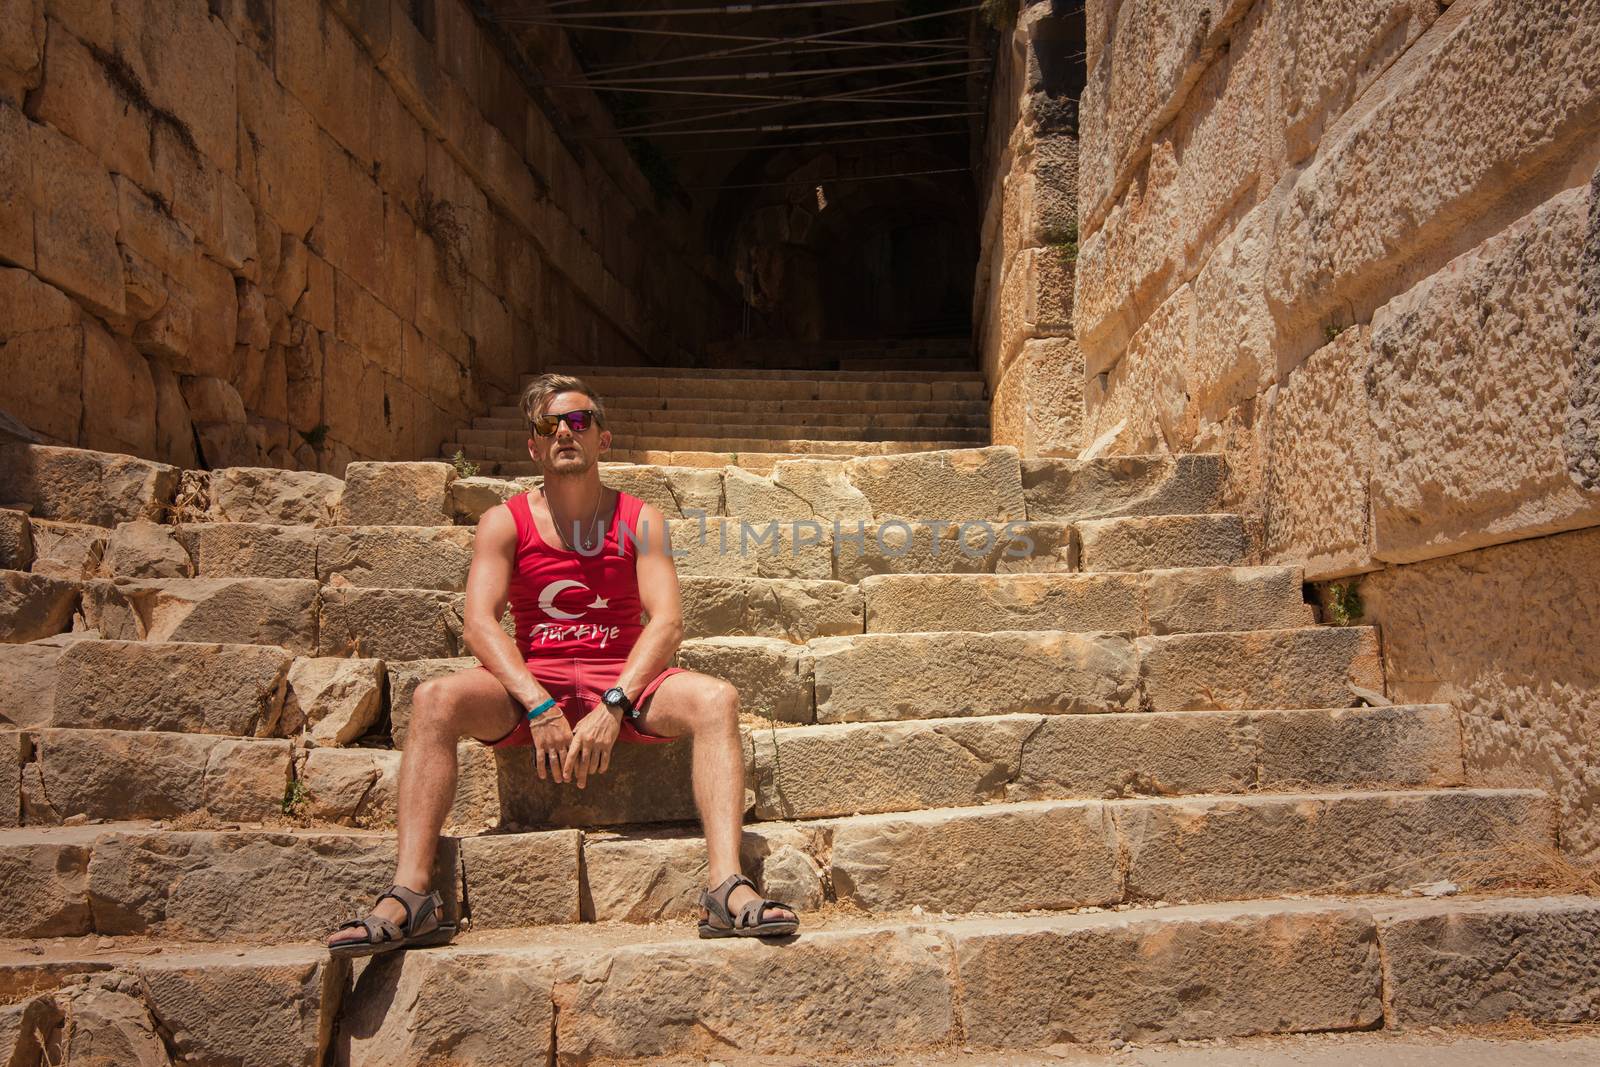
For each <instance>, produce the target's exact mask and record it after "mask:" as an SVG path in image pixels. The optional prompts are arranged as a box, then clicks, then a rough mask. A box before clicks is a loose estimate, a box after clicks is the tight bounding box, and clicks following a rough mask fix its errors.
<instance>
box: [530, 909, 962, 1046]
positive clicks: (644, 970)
mask: <svg viewBox="0 0 1600 1067" xmlns="http://www.w3.org/2000/svg"><path fill="white" fill-rule="evenodd" d="M718 948H724V949H726V948H732V949H735V951H715V950H716V949H718ZM750 950H754V951H750ZM947 955H948V953H947V952H946V951H945V950H944V944H943V942H942V941H941V940H940V939H939V938H938V937H937V936H936V935H934V934H933V933H930V932H927V931H924V930H919V929H914V928H913V929H899V930H883V931H868V932H862V933H856V932H848V931H822V932H818V933H813V934H810V935H808V936H806V937H804V938H802V939H800V940H799V941H797V942H796V943H795V944H793V945H789V946H786V948H785V950H784V951H783V952H781V953H772V952H770V951H762V946H760V945H748V944H747V945H737V946H716V945H708V944H705V943H703V942H701V943H691V942H677V943H667V944H654V945H641V946H638V947H626V948H620V949H617V950H615V951H613V952H611V953H608V954H606V955H604V956H602V957H599V958H595V959H592V960H574V961H572V962H570V963H567V964H566V965H565V966H564V967H563V969H562V972H561V975H560V977H559V978H558V980H557V983H556V987H555V994H554V999H555V1004H556V1044H557V1046H558V1047H559V1048H560V1049H561V1050H562V1054H563V1055H564V1056H568V1055H570V1056H571V1057H572V1059H573V1061H574V1062H586V1061H588V1060H590V1059H597V1058H601V1057H617V1058H633V1057H647V1056H665V1055H674V1054H676V1055H685V1056H691V1057H695V1058H701V1059H704V1058H709V1057H712V1056H731V1055H732V1053H733V1052H735V1051H748V1052H755V1051H757V1050H759V1051H760V1052H761V1053H762V1054H763V1055H783V1054H794V1053H805V1054H824V1053H833V1054H840V1055H853V1056H859V1055H861V1054H862V1053H864V1052H866V1051H867V1050H874V1049H889V1048H894V1049H900V1048H907V1047H911V1048H915V1047H918V1046H925V1045H931V1044H936V1043H938V1042H942V1041H944V1040H946V1039H947V1038H949V1037H950V1036H951V1035H952V1034H953V1033H954V1024H955V1005H954V991H953V989H952V984H951V978H950V971H949V961H948V959H947V958H946V957H947ZM602 975H604V976H605V978H604V980H602V979H601V976H602ZM752 982H760V983H762V984H764V985H767V986H769V987H771V988H773V989H784V990H787V991H788V995H787V996H786V997H785V998H784V999H783V1000H782V1001H781V1002H775V1003H774V1005H773V1008H772V1009H771V1010H769V1011H767V1012H765V1013H760V1014H756V1013H751V1012H748V1011H738V1010H735V1005H736V1004H737V1002H738V999H739V994H738V992H737V991H738V990H741V989H745V988H748V986H749V985H750V983H752Z"/></svg>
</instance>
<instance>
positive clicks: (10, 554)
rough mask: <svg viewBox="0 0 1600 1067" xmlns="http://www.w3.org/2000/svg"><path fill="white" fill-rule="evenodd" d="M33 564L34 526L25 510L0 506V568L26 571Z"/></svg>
mask: <svg viewBox="0 0 1600 1067" xmlns="http://www.w3.org/2000/svg"><path fill="white" fill-rule="evenodd" d="M32 565H33V527H32V526H31V525H30V524H29V522H28V514H27V512H24V511H13V510H10V509H6V508H0V569H3V570H8V571H25V570H27V569H28V568H29V567H30V566H32Z"/></svg>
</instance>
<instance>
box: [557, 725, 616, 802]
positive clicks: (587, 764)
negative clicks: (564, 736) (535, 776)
mask: <svg viewBox="0 0 1600 1067" xmlns="http://www.w3.org/2000/svg"><path fill="white" fill-rule="evenodd" d="M621 732H622V720H621V719H620V718H619V717H618V715H617V713H616V712H614V711H612V710H611V709H610V708H609V707H608V706H607V705H605V704H596V705H595V706H594V710H593V711H591V712H589V714H587V715H585V716H584V717H583V718H581V719H579V720H578V728H577V729H576V730H574V731H572V740H571V741H570V742H569V743H568V745H567V758H566V759H565V760H563V761H562V763H561V773H562V774H563V775H565V777H564V778H562V779H561V781H570V780H571V779H572V776H573V775H574V774H576V775H577V778H578V788H579V789H582V788H583V787H584V786H586V785H588V784H589V775H591V774H604V773H605V771H606V769H607V768H608V767H610V766H611V747H612V746H613V745H615V744H616V743H617V734H619V733H621Z"/></svg>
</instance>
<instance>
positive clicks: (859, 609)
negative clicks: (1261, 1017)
mask: <svg viewBox="0 0 1600 1067" xmlns="http://www.w3.org/2000/svg"><path fill="white" fill-rule="evenodd" d="M680 584H681V585H682V588H683V630H684V634H685V635H686V636H688V637H731V636H748V637H781V638H785V639H787V640H790V641H806V640H809V639H811V638H813V637H820V636H833V635H838V634H852V633H860V632H861V630H862V616H863V614H864V608H863V603H862V597H861V590H860V589H859V588H858V587H856V586H853V585H846V584H845V583H843V582H834V581H805V580H802V579H795V578H693V577H685V578H683V579H681V580H680Z"/></svg>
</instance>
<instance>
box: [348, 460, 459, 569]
mask: <svg viewBox="0 0 1600 1067" xmlns="http://www.w3.org/2000/svg"><path fill="white" fill-rule="evenodd" d="M352 466H354V464H352ZM473 533H474V531H473V530H472V528H470V527H466V526H401V527H384V526H339V527H334V528H332V529H328V530H320V531H318V533H317V555H316V559H317V578H318V579H319V580H320V581H322V582H323V583H325V584H329V585H357V586H387V587H391V588H408V589H443V590H449V591H452V592H459V591H461V590H463V589H465V588H466V584H467V569H468V568H469V567H470V566H471V565H472V538H473Z"/></svg>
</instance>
